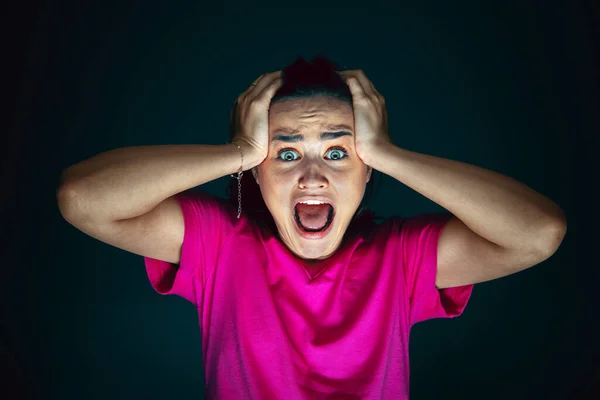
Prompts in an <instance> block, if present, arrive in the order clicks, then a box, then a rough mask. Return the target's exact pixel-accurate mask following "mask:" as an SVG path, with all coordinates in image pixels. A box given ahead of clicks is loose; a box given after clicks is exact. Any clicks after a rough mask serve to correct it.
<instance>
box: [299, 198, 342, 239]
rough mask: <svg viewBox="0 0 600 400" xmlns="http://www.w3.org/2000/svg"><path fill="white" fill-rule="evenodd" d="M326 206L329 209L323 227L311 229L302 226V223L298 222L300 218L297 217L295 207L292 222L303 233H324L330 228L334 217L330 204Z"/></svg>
mask: <svg viewBox="0 0 600 400" xmlns="http://www.w3.org/2000/svg"><path fill="white" fill-rule="evenodd" d="M327 206H328V207H329V212H328V213H327V222H326V223H325V225H324V226H323V227H322V228H319V229H312V228H308V227H305V226H303V225H302V221H301V220H300V216H299V215H298V208H297V207H294V220H295V221H296V224H297V225H298V227H299V228H300V229H301V230H302V231H304V232H308V233H315V232H323V231H326V230H327V228H329V227H330V226H331V223H332V222H333V218H334V216H335V213H334V209H333V206H332V205H331V204H328V205H327Z"/></svg>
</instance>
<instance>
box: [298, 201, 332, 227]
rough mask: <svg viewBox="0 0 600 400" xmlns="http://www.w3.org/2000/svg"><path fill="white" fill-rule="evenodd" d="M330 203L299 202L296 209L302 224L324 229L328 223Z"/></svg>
mask: <svg viewBox="0 0 600 400" xmlns="http://www.w3.org/2000/svg"><path fill="white" fill-rule="evenodd" d="M329 207H330V206H329V204H301V203H298V205H297V206H296V211H297V212H298V218H299V219H300V224H302V226H303V227H304V228H308V229H322V228H323V227H324V226H325V224H327V216H328V214H329Z"/></svg>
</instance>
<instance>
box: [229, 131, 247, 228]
mask: <svg viewBox="0 0 600 400" xmlns="http://www.w3.org/2000/svg"><path fill="white" fill-rule="evenodd" d="M230 143H231V144H235V145H236V146H237V148H238V149H239V150H240V154H241V155H242V164H241V165H240V170H239V171H238V173H237V176H236V175H235V174H229V176H231V177H232V178H237V180H238V216H237V217H238V219H239V218H240V215H241V214H242V175H244V173H243V171H242V167H243V166H244V153H243V152H242V148H241V147H240V145H239V144H237V143H234V142H230Z"/></svg>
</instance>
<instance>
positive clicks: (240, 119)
mask: <svg viewBox="0 0 600 400" xmlns="http://www.w3.org/2000/svg"><path fill="white" fill-rule="evenodd" d="M254 83H255V84H256V86H254V85H250V86H249V87H248V89H246V91H245V92H244V93H242V94H241V95H239V97H238V98H237V100H236V102H235V104H234V106H233V109H232V112H231V113H230V116H229V117H230V120H231V123H232V124H233V128H234V129H235V131H234V132H235V134H234V136H233V139H232V142H240V141H241V142H245V143H247V144H248V145H249V146H250V147H251V148H252V149H254V150H255V151H256V152H257V154H258V155H259V156H260V157H261V158H260V159H261V160H264V159H265V158H266V157H267V154H268V151H269V105H270V104H271V99H272V98H273V96H274V95H275V92H277V90H278V89H279V88H280V87H281V85H282V77H281V71H275V72H270V73H267V74H263V75H261V76H260V77H259V78H258V79H257V80H255V81H254Z"/></svg>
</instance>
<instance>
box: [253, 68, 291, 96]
mask: <svg viewBox="0 0 600 400" xmlns="http://www.w3.org/2000/svg"><path fill="white" fill-rule="evenodd" d="M281 76H282V71H274V72H270V73H268V74H265V75H263V76H262V79H261V80H260V81H258V83H257V84H256V86H254V87H253V89H251V90H250V91H249V92H248V94H247V95H246V101H249V102H252V101H253V100H254V99H256V98H261V97H264V96H265V94H266V95H268V93H271V91H272V90H273V88H274V87H276V88H277V89H279V88H280V87H281V83H282V81H283V79H282V77H281ZM277 89H275V90H277ZM273 94H275V92H274V91H273ZM273 94H271V96H270V97H269V99H270V98H271V97H273Z"/></svg>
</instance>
